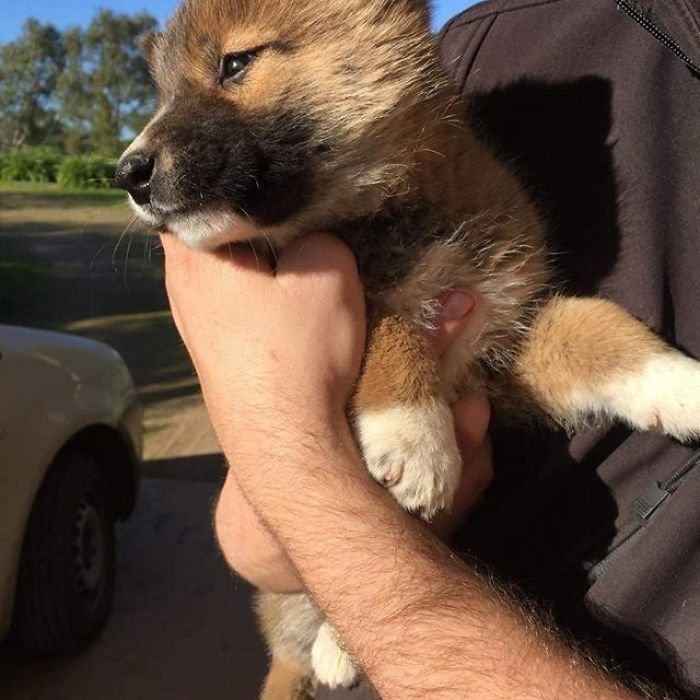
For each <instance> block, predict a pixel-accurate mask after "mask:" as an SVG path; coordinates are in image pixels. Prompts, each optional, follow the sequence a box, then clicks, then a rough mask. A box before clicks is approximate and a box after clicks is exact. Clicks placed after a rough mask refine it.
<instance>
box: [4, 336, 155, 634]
mask: <svg viewBox="0 0 700 700" xmlns="http://www.w3.org/2000/svg"><path fill="white" fill-rule="evenodd" d="M141 417H142V410H141V406H140V402H139V400H138V396H137V393H136V389H135V388H134V384H133V381H132V379H131V376H130V374H129V371H128V369H127V368H126V365H125V364H124V362H123V360H122V359H121V357H120V356H119V354H118V353H117V352H116V351H115V350H113V349H112V348H110V347H109V346H107V345H104V344H102V343H98V342H95V341H91V340H87V339H83V338H77V337H75V336H69V335H63V334H58V333H51V332H47V331H38V330H32V329H25V328H17V327H12V326H2V325H0V517H1V518H2V520H1V526H0V638H1V637H2V636H3V634H4V632H6V631H7V629H8V627H9V625H10V622H11V617H12V608H13V601H14V593H15V584H16V579H17V571H18V565H19V558H20V554H21V549H22V542H23V538H24V531H25V528H26V525H27V521H28V518H29V514H30V512H31V508H32V504H33V502H34V498H35V496H36V493H37V490H38V489H39V486H40V485H41V482H42V480H43V478H44V475H45V474H46V471H47V469H48V468H49V466H50V465H51V463H52V462H53V460H54V458H55V457H56V455H57V454H58V453H59V452H60V450H61V449H62V448H63V447H64V446H65V445H66V443H67V442H68V441H69V440H70V439H71V438H72V437H73V436H75V435H77V434H78V433H80V432H81V431H82V430H84V429H85V428H88V427H91V426H96V425H100V426H107V427H109V428H113V429H114V430H116V431H118V432H119V433H120V434H121V435H122V436H123V437H124V439H125V440H126V442H127V443H129V447H130V450H131V451H132V452H133V454H134V455H135V456H136V457H137V458H140V454H141V445H142V428H141Z"/></svg>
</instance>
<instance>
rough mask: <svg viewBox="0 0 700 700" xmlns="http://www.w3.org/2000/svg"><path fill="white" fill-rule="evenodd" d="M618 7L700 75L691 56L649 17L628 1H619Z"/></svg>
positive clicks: (699, 69) (699, 70) (699, 68)
mask: <svg viewBox="0 0 700 700" xmlns="http://www.w3.org/2000/svg"><path fill="white" fill-rule="evenodd" d="M617 7H618V8H619V9H620V10H622V11H623V12H625V13H627V14H628V15H629V16H630V17H631V18H632V19H633V20H635V22H637V23H638V24H640V25H641V26H642V27H644V29H646V30H647V31H648V32H649V33H650V34H651V35H652V36H654V37H656V39H658V40H659V41H660V42H661V43H662V44H663V45H664V46H665V47H666V48H667V49H670V50H671V51H673V53H675V54H676V56H678V58H680V59H681V60H683V61H685V63H686V64H687V65H688V66H689V67H690V69H691V70H692V71H693V72H695V73H696V74H698V75H700V67H698V66H697V65H696V64H695V63H694V62H693V60H692V59H691V58H690V56H688V54H687V53H685V51H683V49H682V48H681V47H680V46H679V45H678V43H677V42H676V41H675V39H673V38H672V37H670V36H669V35H668V34H667V33H666V32H664V31H663V30H662V29H659V27H657V26H656V25H655V24H654V23H653V22H652V21H651V20H650V19H649V18H648V17H646V16H645V15H643V14H642V13H641V12H640V11H639V10H637V9H636V8H635V7H634V6H632V5H631V4H630V3H629V1H628V0H617Z"/></svg>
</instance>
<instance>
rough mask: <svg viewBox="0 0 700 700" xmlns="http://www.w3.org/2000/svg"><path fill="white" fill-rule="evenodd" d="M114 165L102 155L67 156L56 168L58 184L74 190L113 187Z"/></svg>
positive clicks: (113, 162) (112, 161)
mask: <svg viewBox="0 0 700 700" xmlns="http://www.w3.org/2000/svg"><path fill="white" fill-rule="evenodd" d="M115 167H116V162H115V161H114V160H111V159H110V158H104V157H103V156H68V157H66V158H64V159H63V162H62V163H61V167H60V168H59V169H58V184H59V185H60V186H61V187H64V188H66V189H75V190H85V189H93V188H105V187H113V186H114V169H115Z"/></svg>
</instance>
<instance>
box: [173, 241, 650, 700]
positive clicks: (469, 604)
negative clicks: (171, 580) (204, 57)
mask: <svg viewBox="0 0 700 700" xmlns="http://www.w3.org/2000/svg"><path fill="white" fill-rule="evenodd" d="M165 245H166V256H167V265H168V267H167V275H168V289H169V293H170V298H171V302H172V305H173V312H174V315H175V318H176V321H177V323H178V327H179V329H180V331H181V333H182V335H183V338H184V339H185V342H186V344H187V345H188V348H189V349H190V352H191V354H192V356H193V360H194V362H195V365H196V367H197V370H198V373H199V375H200V379H201V381H202V386H203V390H204V393H205V398H206V399H207V404H208V406H209V410H210V413H211V415H212V420H213V422H214V425H215V428H216V430H217V434H218V436H219V439H220V440H221V444H222V447H223V448H224V451H225V452H226V454H227V457H228V459H229V463H230V464H231V468H232V470H233V472H234V473H235V477H236V479H237V481H238V483H239V484H240V487H241V489H242V492H243V493H244V494H245V497H246V499H247V500H248V501H249V502H250V503H251V505H252V507H253V508H254V509H255V512H256V513H257V515H258V517H259V518H260V520H261V521H262V522H263V523H264V525H265V527H266V528H267V529H268V530H269V531H270V532H271V533H272V535H273V536H274V538H275V540H276V541H277V542H279V543H280V545H281V546H282V549H283V550H284V551H285V552H286V553H287V556H288V557H289V560H290V561H291V563H292V565H293V567H294V571H295V572H296V573H297V575H298V576H299V577H300V578H301V580H302V581H303V583H304V585H305V587H306V588H307V589H308V590H309V592H310V593H311V594H312V596H313V597H314V599H315V600H316V602H317V604H318V605H319V606H320V608H321V609H322V610H323V612H324V614H325V615H326V616H327V617H328V618H329V619H330V621H331V622H332V623H333V625H334V627H335V628H336V629H337V630H338V631H339V633H340V635H341V637H342V638H343V640H344V641H345V643H346V644H347V646H348V648H349V650H350V651H351V652H352V653H353V655H354V656H355V657H356V658H357V659H358V660H359V662H360V664H361V665H362V667H363V669H364V670H365V672H366V674H367V676H368V678H369V679H370V681H371V682H372V683H373V685H374V686H375V687H376V689H377V690H378V692H379V694H380V696H381V697H383V698H385V700H393V698H397V699H398V698H402V699H404V698H414V697H415V698H425V697H430V698H435V699H436V700H439V699H440V698H454V697H460V698H470V697H473V698H479V699H480V700H489V699H490V698H494V699H495V698H514V697H518V698H533V699H535V698H536V699H541V700H546V699H548V698H552V699H554V698H557V699H562V700H563V699H566V698H577V699H581V700H586V699H587V698H596V699H599V700H606V699H612V698H618V699H620V698H635V697H639V696H637V695H634V694H632V693H631V692H630V691H628V690H626V689H624V688H623V686H622V685H621V684H620V683H618V682H616V681H615V680H614V679H613V678H612V677H611V676H609V675H607V674H606V673H604V672H603V671H602V670H601V669H600V668H598V667H596V666H595V665H594V664H593V663H591V662H589V661H588V660H586V659H585V658H584V657H583V656H582V655H580V654H578V653H577V652H575V651H574V650H573V649H571V648H570V647H568V646H567V645H566V644H565V643H564V642H563V641H562V640H561V639H560V638H559V637H558V636H557V634H556V633H555V632H553V631H551V630H549V629H548V628H547V627H546V626H545V625H544V624H543V623H541V622H540V621H538V619H537V618H536V617H535V616H533V615H531V614H529V613H527V612H526V611H525V610H524V609H523V608H522V607H520V606H518V605H517V604H516V603H515V602H514V601H512V600H511V599H510V598H509V597H508V596H507V595H505V594H504V593H503V592H502V591H501V590H500V589H499V588H498V587H497V586H496V585H494V584H493V583H492V582H490V581H489V580H488V579H486V578H484V577H482V576H480V575H479V574H478V573H477V572H476V571H475V570H474V569H473V568H471V567H469V566H467V565H466V564H464V563H463V562H461V561H459V560H458V559H457V558H456V557H454V555H452V554H451V553H450V551H449V550H448V549H447V548H446V547H445V546H444V545H442V544H441V543H440V541H439V540H438V539H437V538H435V537H434V536H433V535H432V534H431V533H430V532H429V531H428V530H427V529H426V528H425V527H424V526H423V525H422V524H421V523H419V522H418V521H416V520H415V519H414V518H412V517H411V516H409V515H408V514H407V513H405V512H404V511H402V510H401V509H400V508H398V507H397V505H396V504H395V502H394V501H393V500H392V498H391V496H390V495H389V494H388V493H387V492H386V491H385V490H383V489H382V488H380V487H379V486H378V485H377V484H376V483H374V482H373V481H372V480H371V478H370V477H369V475H368V474H367V472H366V470H365V469H364V468H363V466H362V463H361V459H360V456H359V454H358V453H357V450H356V448H355V444H354V441H353V439H352V436H351V433H350V429H349V427H348V424H347V421H346V419H345V406H346V404H347V401H348V398H349V396H350V393H351V391H352V387H353V385H354V382H355V379H356V377H357V373H358V371H359V367H360V360H361V354H362V348H363V346H364V335H363V332H364V321H363V318H362V313H363V305H362V294H361V289H360V287H359V283H358V281H357V276H356V272H355V271H354V263H353V261H352V258H351V256H350V255H349V253H348V252H347V251H346V250H344V249H343V248H342V247H340V246H339V244H338V243H337V242H335V241H332V240H329V239H327V238H316V239H314V240H311V241H305V242H302V243H298V244H296V245H294V246H292V247H291V249H290V250H289V251H287V252H286V253H285V255H283V257H282V259H281V261H280V266H279V268H278V273H277V275H276V276H273V275H271V273H270V271H269V270H266V269H258V268H257V266H256V264H255V261H254V260H253V259H252V258H251V257H250V256H246V255H245V254H239V253H236V254H235V255H234V256H233V258H232V260H227V259H226V258H222V257H214V256H206V255H202V254H197V253H192V252H190V251H187V250H184V249H182V247H181V246H179V245H178V244H177V243H176V242H175V241H172V240H166V241H165ZM220 508H221V504H220ZM358 611H362V615H361V616H360V617H359V619H358Z"/></svg>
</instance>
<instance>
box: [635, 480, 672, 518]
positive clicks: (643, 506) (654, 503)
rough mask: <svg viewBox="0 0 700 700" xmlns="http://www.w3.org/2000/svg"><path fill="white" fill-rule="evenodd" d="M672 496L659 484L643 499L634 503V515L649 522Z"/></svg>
mask: <svg viewBox="0 0 700 700" xmlns="http://www.w3.org/2000/svg"><path fill="white" fill-rule="evenodd" d="M670 495H671V492H670V491H667V490H666V489H664V488H663V487H662V486H661V484H659V483H658V482H657V483H656V484H654V486H652V487H651V488H650V489H649V490H648V491H647V492H646V493H645V494H644V495H643V496H642V497H641V498H638V499H637V500H636V501H635V502H634V505H633V506H632V508H633V510H634V514H635V515H636V516H637V517H638V518H639V519H640V520H649V518H651V516H652V515H654V513H656V511H657V510H658V509H659V508H660V507H661V505H662V504H663V502H664V501H665V500H666V499H667V498H668V497H669V496H670Z"/></svg>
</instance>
